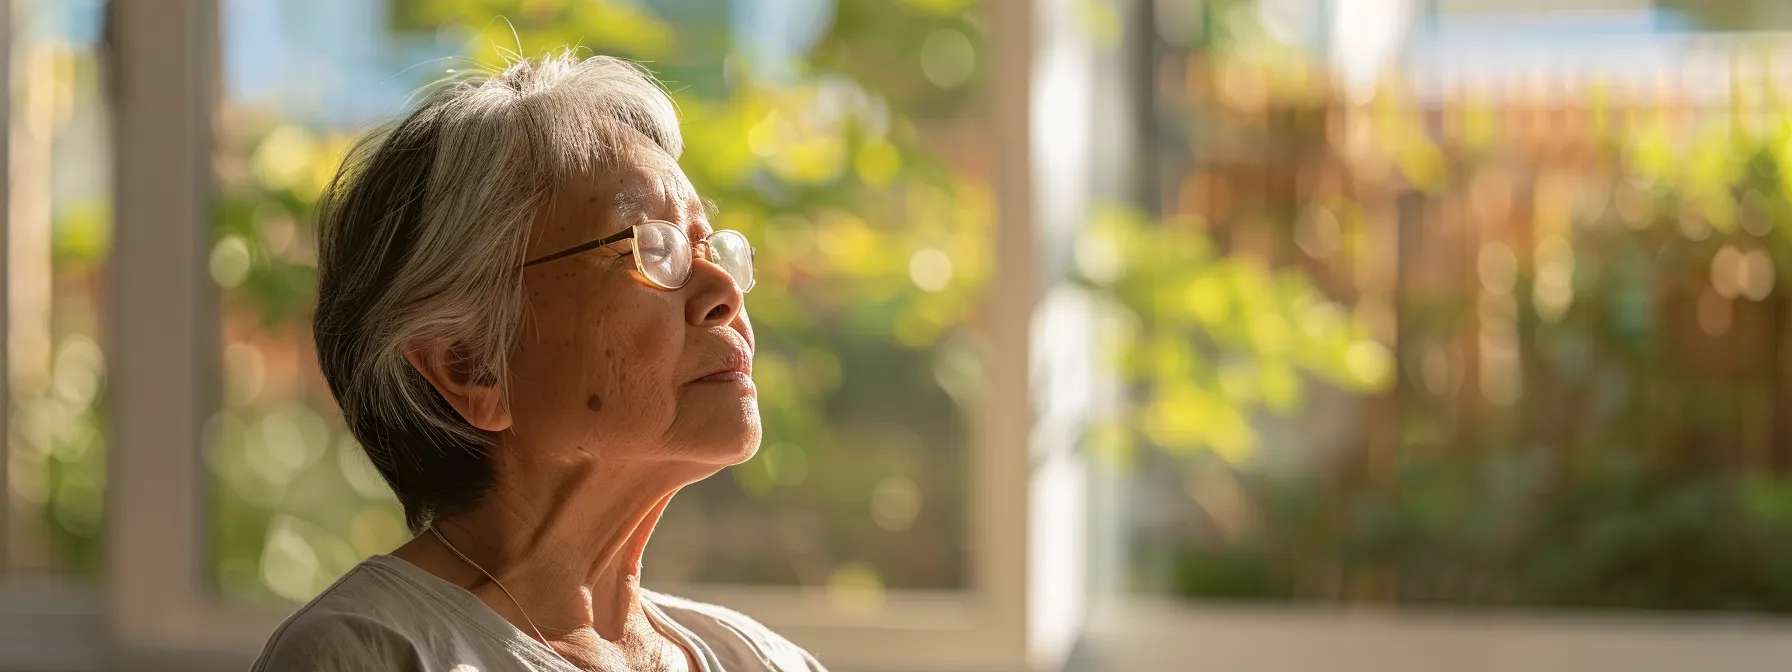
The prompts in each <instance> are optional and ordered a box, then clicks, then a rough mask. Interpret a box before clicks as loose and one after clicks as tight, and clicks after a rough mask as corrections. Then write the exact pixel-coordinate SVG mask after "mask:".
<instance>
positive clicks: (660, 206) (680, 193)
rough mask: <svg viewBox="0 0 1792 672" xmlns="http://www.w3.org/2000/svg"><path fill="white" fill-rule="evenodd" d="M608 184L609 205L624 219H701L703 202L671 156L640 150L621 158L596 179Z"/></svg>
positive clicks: (655, 151) (659, 152) (655, 150)
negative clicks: (612, 167) (614, 165)
mask: <svg viewBox="0 0 1792 672" xmlns="http://www.w3.org/2000/svg"><path fill="white" fill-rule="evenodd" d="M596 179H597V180H598V181H600V182H603V183H607V186H608V187H609V189H607V190H606V191H609V192H610V194H609V195H610V198H609V201H610V204H611V205H612V206H614V207H615V209H616V211H617V213H618V214H620V215H621V216H622V217H623V218H624V219H630V220H633V219H644V218H645V219H684V220H690V219H700V218H702V217H703V214H704V205H703V200H702V199H701V198H700V197H698V195H697V189H696V188H695V187H693V186H691V181H690V180H689V179H687V178H686V177H685V175H684V171H683V170H680V169H679V167H678V162H677V161H676V160H674V159H673V158H672V157H671V156H670V155H668V154H666V153H665V152H662V151H659V150H657V149H641V148H638V149H636V150H635V151H632V152H629V153H628V154H626V155H624V156H623V157H622V160H621V161H619V162H618V163H617V164H616V167H615V168H614V169H613V170H611V171H609V172H608V173H606V174H603V175H600V176H598V177H597V178H596Z"/></svg>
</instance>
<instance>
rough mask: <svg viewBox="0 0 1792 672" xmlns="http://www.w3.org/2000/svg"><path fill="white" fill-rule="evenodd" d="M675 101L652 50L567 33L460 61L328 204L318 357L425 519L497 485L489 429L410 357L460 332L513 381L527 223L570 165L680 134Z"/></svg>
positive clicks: (346, 170) (373, 146) (487, 370)
mask: <svg viewBox="0 0 1792 672" xmlns="http://www.w3.org/2000/svg"><path fill="white" fill-rule="evenodd" d="M683 144H684V141H683V139H682V137H681V136H680V135H679V129H678V112H677V109H676V108H675V107H674V105H673V103H672V100H671V98H670V97H668V96H667V95H666V92H665V90H664V89H662V88H661V87H660V85H659V83H658V82H657V81H656V80H655V79H654V78H653V76H652V75H651V74H650V73H648V72H647V71H646V70H645V69H643V68H642V67H640V66H638V65H636V64H634V63H631V62H628V61H624V60H621V59H616V58H610V57H606V56H592V57H589V58H581V57H580V56H579V55H578V54H577V53H576V52H573V51H571V50H565V51H561V52H559V53H555V54H550V55H545V56H541V57H537V58H532V59H523V60H517V61H515V62H511V63H509V64H508V65H507V67H505V68H504V69H503V70H502V71H500V72H493V71H479V72H472V73H462V74H460V75H456V76H452V77H450V78H448V79H445V80H442V81H440V82H437V83H436V84H435V85H432V86H430V87H427V88H426V89H425V90H424V91H423V92H422V99H421V101H420V102H419V103H418V104H417V106H416V108H415V109H414V110H413V111H412V112H411V113H410V114H409V115H407V116H405V117H404V118H403V119H402V120H400V121H397V122H396V123H393V124H390V125H388V126H386V127H384V128H382V129H380V130H378V131H376V132H374V133H370V134H369V135H368V136H367V137H365V138H363V139H361V141H360V142H358V143H356V144H355V146H354V147H353V149H351V150H350V152H349V155H348V158H347V159H346V160H345V161H344V162H343V165H342V167H341V169H340V170H339V171H338V172H337V174H336V177H335V179H334V180H332V181H331V183H330V186H329V187H328V189H326V190H325V192H324V195H323V197H322V199H321V200H320V202H319V205H318V215H317V236H318V261H317V271H318V300H317V309H316V313H315V315H314V317H313V322H312V329H313V334H314V336H315V338H316V341H317V353H318V361H319V364H320V365H321V366H322V368H323V374H324V378H325V380H327V381H328V382H329V385H330V391H331V393H333V394H334V395H335V396H336V402H337V404H339V405H340V406H341V407H342V415H343V418H344V420H346V421H347V423H348V427H349V430H350V431H351V432H353V433H354V435H355V438H356V440H358V441H359V442H360V443H361V445H362V447H363V448H364V449H365V450H366V452H367V455H368V457H369V458H370V459H371V461H372V462H373V464H374V467H375V468H376V469H378V470H379V472H380V475H381V476H383V477H384V478H385V479H386V482H387V483H388V484H389V485H391V486H392V490H393V492H394V493H396V494H397V495H398V500H399V502H400V503H402V504H403V505H404V510H405V521H406V522H407V524H409V525H410V527H411V528H412V529H413V530H421V529H422V528H423V527H424V526H426V525H428V524H429V522H430V521H431V520H434V519H436V518H438V517H444V516H451V515H455V514H457V513H462V512H464V511H466V510H469V509H471V508H472V507H474V506H476V505H477V504H478V503H479V500H480V499H481V498H482V497H483V496H484V495H485V493H486V491H488V490H489V489H490V488H491V485H492V467H491V464H490V462H489V459H488V453H487V450H488V449H489V448H490V447H491V446H492V445H493V437H492V436H491V435H489V434H488V433H486V432H483V431H481V430H479V429H477V428H475V427H473V426H472V425H470V424H468V423H467V422H466V421H465V420H464V419H462V418H461V417H460V415H459V414H458V413H456V412H455V410H454V409H453V408H452V407H451V406H449V405H448V404H447V402H446V401H445V400H443V399H442V398H441V395H440V394H438V393H437V392H436V390H435V388H434V387H432V386H431V385H430V383H429V382H428V381H427V380H425V379H424V378H423V376H422V375H420V374H419V373H418V372H417V371H416V370H415V369H413V368H412V367H411V365H410V363H409V362H408V361H406V359H405V356H404V353H405V350H406V348H407V347H408V346H410V345H411V344H414V343H434V344H444V345H452V346H453V347H454V348H455V349H456V351H455V356H456V357H460V358H462V359H463V362H462V364H463V366H465V367H466V370H468V371H470V372H473V374H474V375H475V376H476V379H477V380H479V381H481V382H489V383H490V384H494V385H502V384H503V381H505V380H506V379H507V373H508V370H507V365H506V362H505V359H506V357H507V356H508V354H509V353H510V350H511V347H512V346H513V345H515V343H516V340H517V337H518V334H519V332H520V331H521V329H522V322H523V313H524V310H525V307H524V305H523V304H524V300H523V284H522V274H521V266H522V262H523V256H524V254H525V253H526V251H525V248H526V246H527V244H528V241H529V229H530V226H531V224H532V223H533V222H534V221H535V218H536V216H537V215H538V213H540V212H541V211H542V209H543V207H544V206H545V205H546V204H547V203H548V201H549V199H551V198H552V196H553V191H554V187H555V186H556V185H557V184H559V183H560V182H561V181H562V180H564V179H566V178H568V177H569V176H573V175H578V174H585V173H588V172H592V171H601V170H605V169H607V168H609V167H612V166H614V165H615V162H616V161H618V160H620V159H621V157H622V156H623V155H624V153H626V152H628V151H630V150H631V149H632V148H634V147H636V146H643V147H657V148H658V149H659V150H661V151H665V152H666V153H668V154H670V155H671V156H672V157H673V158H677V157H678V156H679V154H680V153H682V151H683Z"/></svg>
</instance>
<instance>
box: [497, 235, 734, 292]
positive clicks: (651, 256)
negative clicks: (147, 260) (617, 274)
mask: <svg viewBox="0 0 1792 672" xmlns="http://www.w3.org/2000/svg"><path fill="white" fill-rule="evenodd" d="M625 240H626V241H628V244H629V253H630V254H632V255H634V257H635V270H637V271H640V272H641V277H644V278H647V281H648V282H650V283H653V286H655V287H658V288H660V289H665V290H673V289H678V288H680V287H683V286H684V285H685V283H687V282H690V281H691V270H692V265H693V259H695V257H696V255H695V254H694V253H693V251H692V249H691V239H690V238H688V237H686V236H685V235H684V228H683V227H680V226H679V225H677V224H673V223H671V222H662V221H658V220H653V221H648V222H645V223H642V224H637V225H635V226H631V227H629V228H628V230H626V231H622V232H619V233H617V234H615V235H613V236H608V237H605V238H599V239H597V240H593V241H591V242H589V243H584V244H581V245H576V246H573V247H569V248H567V249H564V250H561V251H559V252H555V253H553V254H550V255H547V256H545V257H541V258H539V259H536V260H534V261H531V262H528V263H526V264H523V268H528V267H530V266H534V265H536V264H545V263H547V262H550V261H554V260H556V259H562V258H565V257H570V256H572V255H575V254H578V253H580V252H589V251H591V250H595V249H597V248H600V247H605V246H608V245H615V244H616V243H620V242H622V241H625ZM699 242H703V243H706V245H705V247H706V248H708V249H707V253H706V254H705V256H704V258H706V259H708V260H709V261H710V263H713V264H715V265H717V266H720V267H722V270H724V271H727V272H728V277H730V278H733V279H734V285H735V286H736V287H739V288H740V291H741V293H742V294H745V293H747V292H750V291H752V290H753V282H754V280H753V256H754V250H753V246H752V245H750V244H748V243H747V237H746V235H745V234H742V233H741V232H739V231H715V232H712V233H710V234H709V235H708V236H705V237H704V238H703V240H701V241H699Z"/></svg>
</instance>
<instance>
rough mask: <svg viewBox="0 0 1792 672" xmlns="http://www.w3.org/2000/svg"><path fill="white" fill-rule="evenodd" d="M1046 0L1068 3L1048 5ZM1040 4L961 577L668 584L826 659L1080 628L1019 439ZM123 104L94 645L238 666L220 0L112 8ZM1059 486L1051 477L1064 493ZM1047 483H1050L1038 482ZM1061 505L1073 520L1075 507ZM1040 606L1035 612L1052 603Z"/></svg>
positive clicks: (1002, 161)
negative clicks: (215, 192) (215, 437)
mask: <svg viewBox="0 0 1792 672" xmlns="http://www.w3.org/2000/svg"><path fill="white" fill-rule="evenodd" d="M1055 6H1061V7H1063V8H1069V7H1071V5H1070V4H1069V3H1067V2H1064V1H1062V0H1059V1H1058V2H1056V3H1055ZM1033 9H1034V6H1033V4H1032V3H1030V2H1026V1H1025V0H1004V1H1000V2H992V3H990V4H989V5H987V8H986V11H988V12H989V15H988V21H987V23H986V25H988V26H990V28H991V34H990V44H991V49H990V51H989V53H990V60H991V73H990V77H989V79H990V81H991V83H992V91H991V95H992V97H993V98H992V101H991V102H992V104H991V105H990V106H989V107H990V110H991V112H990V113H991V114H992V115H993V116H992V119H991V123H990V128H991V129H992V130H993V133H994V145H995V151H996V154H997V161H996V166H997V168H996V175H995V178H994V179H995V194H996V203H997V213H998V214H997V216H996V226H995V232H994V234H993V235H994V237H995V240H997V241H999V244H997V245H994V246H992V247H993V249H995V250H996V252H995V257H996V258H995V274H994V278H993V281H992V283H991V286H990V289H989V291H988V294H987V296H986V297H985V304H984V306H983V312H982V313H981V314H980V316H979V319H978V321H977V325H978V327H979V328H980V329H981V330H982V332H983V336H984V337H985V338H986V339H987V342H988V343H990V344H991V345H992V346H993V347H991V348H990V349H989V352H988V358H987V360H986V362H985V364H986V369H985V370H986V372H987V381H986V382H987V387H986V389H987V391H988V394H987V395H986V398H985V401H984V402H983V403H984V408H983V410H982V411H981V412H980V413H979V416H978V417H977V418H975V419H974V421H973V432H974V436H973V440H972V442H971V444H972V453H973V455H972V457H971V459H970V460H968V462H969V468H971V469H972V470H973V472H974V473H975V474H976V475H975V476H974V478H973V485H972V486H970V487H969V488H967V490H968V493H969V495H970V507H969V510H968V515H969V516H970V523H971V524H970V532H969V535H970V541H971V543H970V544H969V549H970V551H969V552H970V556H971V557H970V562H971V580H970V586H971V587H970V588H968V589H966V590H962V591H890V592H888V593H886V595H885V599H884V601H883V606H882V607H881V608H880V609H878V610H877V611H876V612H875V613H872V614H868V615H854V614H849V613H845V612H842V611H841V610H840V609H839V608H837V607H836V606H834V603H833V602H832V601H831V600H829V599H828V598H827V596H826V594H825V593H823V592H821V591H818V590H814V589H804V588H768V587H747V586H727V585H692V586H683V587H667V589H668V590H670V591H672V592H676V593H679V594H683V595H687V596H690V597H693V598H695V599H700V600H708V601H714V602H718V603H721V604H725V605H728V606H731V607H734V608H737V609H740V610H742V611H745V612H747V613H749V614H751V615H753V616H754V617H755V618H757V619H759V620H760V621H762V622H764V623H765V624H767V625H768V626H770V627H772V628H773V629H775V630H777V631H779V632H780V633H783V634H785V635H786V636H788V637H790V638H791V639H793V640H795V641H797V642H799V643H801V644H803V645H804V646H806V647H807V648H809V649H810V650H811V651H812V652H813V653H815V654H816V655H817V656H819V657H820V658H821V659H822V660H824V661H827V662H828V663H829V665H830V666H832V667H834V668H835V669H840V670H913V669H922V668H934V669H954V670H966V671H975V670H991V671H996V670H1023V669H1055V668H1058V667H1061V666H1062V663H1063V661H1064V658H1065V656H1066V655H1068V653H1069V651H1070V649H1071V646H1072V644H1073V642H1074V638H1075V636H1076V633H1077V632H1078V631H1079V629H1080V620H1079V619H1080V604H1081V601H1080V599H1078V598H1077V597H1076V596H1077V595H1080V593H1081V590H1082V583H1083V582H1082V581H1081V579H1080V576H1079V575H1077V574H1076V571H1077V570H1079V569H1080V565H1078V564H1076V563H1071V564H1070V565H1069V566H1068V568H1066V566H1065V565H1064V563H1051V564H1048V565H1047V567H1046V569H1044V570H1041V568H1040V565H1039V564H1038V563H1036V562H1035V560H1036V559H1037V558H1041V557H1075V556H1076V555H1077V554H1078V553H1080V549H1079V548H1078V547H1072V546H1069V545H1067V544H1069V543H1072V542H1073V541H1074V540H1075V539H1076V535H1075V534H1074V533H1073V534H1064V533H1063V529H1064V527H1065V526H1064V525H1061V524H1058V523H1059V520H1057V519H1054V520H1041V519H1039V518H1037V517H1036V516H1030V512H1035V511H1039V510H1041V507H1039V506H1036V505H1035V504H1036V503H1038V502H1039V501H1041V500H1042V494H1043V493H1042V488H1044V487H1047V486H1046V485H1045V481H1044V480H1042V477H1041V476H1039V474H1042V473H1056V474H1059V476H1057V477H1056V480H1058V481H1062V480H1063V477H1062V474H1063V473H1065V471H1064V470H1063V469H1050V468H1039V465H1041V464H1050V463H1051V460H1042V459H1041V457H1040V456H1038V455H1035V454H1033V453H1032V451H1030V450H1029V434H1030V432H1031V431H1032V429H1033V417H1032V416H1033V411H1032V398H1033V394H1032V390H1031V385H1030V370H1031V368H1032V366H1033V362H1031V361H1030V360H1029V355H1028V353H1029V347H1028V346H1029V338H1030V333H1029V326H1028V325H1029V321H1030V318H1031V315H1032V312H1033V306H1034V305H1035V303H1037V297H1038V296H1039V295H1040V289H1039V287H1040V281H1039V277H1038V273H1037V262H1036V259H1037V258H1038V256H1039V252H1038V250H1039V248H1040V243H1039V236H1038V235H1037V234H1036V231H1035V227H1034V224H1033V219H1032V217H1031V216H1030V213H1031V212H1032V211H1033V195H1034V193H1035V181H1034V176H1033V175H1032V174H1031V173H1030V170H1029V168H1028V167H1029V166H1030V165H1031V162H1030V156H1031V154H1030V143H1031V142H1032V139H1031V137H1030V133H1029V128H1030V125H1029V124H1028V123H1016V122H1017V120H1026V119H1030V115H1031V113H1032V109H1031V98H1030V95H1029V94H1030V91H1031V90H1032V88H1033V86H1034V76H1035V75H1036V74H1037V73H1036V72H1035V70H1034V63H1035V60H1036V59H1034V57H1033V50H1032V39H1031V36H1032V26H1033V25H1034V20H1035V15H1034V11H1033ZM113 11H114V13H115V14H114V16H115V19H116V23H115V26H114V28H115V35H116V37H117V50H118V51H117V54H116V58H115V62H116V63H117V64H118V70H117V71H116V77H117V91H118V96H117V98H116V101H115V103H114V109H115V115H116V119H117V121H116V124H115V126H116V129H117V133H116V135H115V151H116V159H115V161H116V165H117V175H116V178H117V183H116V184H117V186H116V190H117V192H116V200H115V208H114V210H115V212H116V213H118V214H117V220H116V230H117V233H116V234H115V236H114V240H115V241H116V242H115V243H114V245H113V247H112V258H111V266H112V276H111V280H112V282H113V285H112V291H111V296H112V297H113V298H112V300H111V301H109V307H110V310H111V312H110V313H109V316H110V317H111V325H110V330H111V332H110V333H111V336H112V338H111V339H110V340H109V343H110V344H111V352H110V353H109V361H110V366H111V369H110V384H109V394H110V395H111V396H110V400H111V413H112V418H111V428H112V432H111V433H110V436H111V437H112V441H111V446H110V451H111V455H110V458H109V459H110V460H111V462H110V466H111V475H110V480H109V487H110V490H109V492H108V497H109V500H108V510H109V515H110V520H109V527H108V534H109V535H110V536H109V538H108V542H109V546H108V548H109V556H108V557H109V560H110V562H109V570H108V576H107V578H108V580H109V582H110V583H109V589H108V597H109V600H108V602H109V614H110V616H111V618H110V626H111V627H110V630H109V632H108V639H109V641H110V643H111V645H112V649H113V651H114V653H115V655H114V662H115V663H121V664H122V663H125V662H129V663H130V664H131V665H132V666H134V667H138V668H140V669H163V668H169V669H173V668H183V669H195V668H202V667H203V668H210V667H220V669H222V666H230V667H234V668H237V669H240V668H241V667H243V666H245V665H246V664H247V663H248V662H249V660H250V659H251V658H252V657H253V656H254V654H255V653H256V652H257V651H258V650H259V649H260V647H261V645H262V643H263V641H264V640H265V638H266V637H267V635H268V633H269V632H271V631H272V630H273V629H274V627H275V626H276V625H277V624H278V622H279V621H280V619H281V618H283V617H284V616H285V615H286V613H285V612H279V611H267V610H256V609H250V608H245V607H242V606H236V605H230V604H226V603H225V602H223V601H222V600H221V599H219V598H218V597H217V596H216V594H215V591H214V590H212V589H211V588H209V586H208V582H207V580H206V579H205V578H204V574H203V567H204V554H203V548H204V543H203V540H204V537H205V533H206V531H205V529H204V524H203V522H202V521H204V520H205V517H204V511H203V506H204V501H205V497H204V493H205V492H206V489H207V487H209V481H208V479H207V478H206V476H205V474H204V471H203V469H202V466H201V465H202V461H201V451H202V445H201V444H202V437H201V435H202V430H201V427H202V425H203V423H204V421H205V418H206V417H207V416H208V414H209V413H210V412H211V410H212V409H213V408H214V400H213V399H212V397H211V396H210V395H211V392H210V390H211V388H212V387H213V383H214V378H215V377H216V373H217V364H216V361H215V360H216V354H215V353H216V352H217V349H216V339H217V336H216V331H217V328H216V325H217V323H218V321H217V313H216V308H215V305H214V304H215V299H214V298H213V294H214V293H215V289H214V288H212V287H211V283H210V281H209V278H208V277H207V272H206V268H207V265H206V259H207V256H206V249H207V246H206V235H207V231H208V230H209V227H210V218H209V207H210V206H209V203H210V197H209V196H210V193H211V189H212V187H211V184H210V182H211V179H212V174H211V159H210V151H211V146H212V124H211V119H212V117H213V114H214V109H215V105H216V104H217V100H218V95H217V83H216V82H214V81H212V80H213V79H214V78H215V77H216V73H217V69H216V63H217V59H218V44H219V42H220V40H221V36H220V35H219V34H218V11H219V9H218V0H165V1H161V2H153V3H152V2H138V1H135V0H114V6H113ZM1060 485H1061V484H1060ZM1050 487H1059V486H1050ZM1059 508H1060V510H1059V511H1057V512H1056V513H1057V514H1059V515H1063V514H1070V515H1065V516H1064V519H1065V520H1071V521H1077V524H1078V525H1080V521H1081V520H1082V517H1081V516H1080V514H1079V513H1078V512H1077V511H1075V510H1070V511H1064V510H1062V507H1059ZM1046 605H1049V606H1046Z"/></svg>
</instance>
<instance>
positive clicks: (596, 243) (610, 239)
mask: <svg viewBox="0 0 1792 672" xmlns="http://www.w3.org/2000/svg"><path fill="white" fill-rule="evenodd" d="M633 237H635V227H632V226H631V227H628V228H626V229H623V230H621V231H618V232H616V233H615V234H612V235H609V236H605V237H603V238H599V239H597V240H593V241H591V242H589V243H583V244H579V245H574V246H572V247H569V248H566V249H564V250H561V251H559V252H555V253H553V254H550V255H548V256H545V257H542V258H540V259H536V260H535V261H531V262H528V263H525V264H523V268H528V267H530V266H534V265H536V264H545V263H547V262H550V261H554V260H556V259H564V258H566V257H570V256H572V255H575V254H578V253H580V252H588V251H591V250H595V249H597V248H600V247H603V246H605V245H609V244H611V243H614V242H616V241H619V240H628V239H630V238H633Z"/></svg>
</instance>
